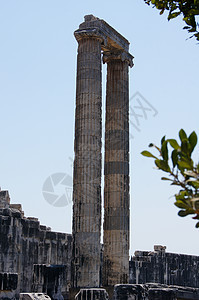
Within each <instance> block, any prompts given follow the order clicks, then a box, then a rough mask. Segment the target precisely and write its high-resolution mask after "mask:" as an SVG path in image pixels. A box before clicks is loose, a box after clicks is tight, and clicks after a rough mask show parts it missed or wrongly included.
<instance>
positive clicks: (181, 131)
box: [179, 129, 187, 142]
mask: <svg viewBox="0 0 199 300" xmlns="http://www.w3.org/2000/svg"><path fill="white" fill-rule="evenodd" d="M179 137H180V140H181V142H182V141H183V140H187V135H186V132H185V131H184V130H183V129H180V131H179Z"/></svg>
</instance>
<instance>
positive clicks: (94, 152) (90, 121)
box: [73, 36, 102, 287]
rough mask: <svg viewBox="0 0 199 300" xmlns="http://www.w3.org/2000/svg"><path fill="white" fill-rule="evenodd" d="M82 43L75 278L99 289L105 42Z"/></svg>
mask: <svg viewBox="0 0 199 300" xmlns="http://www.w3.org/2000/svg"><path fill="white" fill-rule="evenodd" d="M76 38H77V37H76ZM78 43H79V45H78V57H77V87H76V114H75V160H74V178H73V257H74V262H73V268H74V271H73V272H74V274H73V275H74V287H98V286H99V284H100V282H99V273H100V251H101V247H100V234H101V134H102V129H101V106H102V96H101V94H102V88H101V85H102V76H101V41H100V39H98V38H96V37H92V36H89V37H86V36H83V37H82V38H79V36H78Z"/></svg>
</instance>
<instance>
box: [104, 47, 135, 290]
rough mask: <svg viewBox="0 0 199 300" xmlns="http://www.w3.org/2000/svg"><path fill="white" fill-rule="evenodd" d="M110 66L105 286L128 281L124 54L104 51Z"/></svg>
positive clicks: (126, 63) (126, 57) (127, 62)
mask: <svg viewBox="0 0 199 300" xmlns="http://www.w3.org/2000/svg"><path fill="white" fill-rule="evenodd" d="M103 59H104V62H106V63H107V87H106V121H105V122H106V124H105V165H104V262H103V285H104V286H113V285H115V284H118V283H121V284H125V283H128V280H129V214H130V210H129V78H128V77H129V75H128V68H129V65H130V66H132V65H133V64H132V56H131V55H130V54H129V53H125V52H120V51H119V52H114V53H110V52H105V53H104V57H103Z"/></svg>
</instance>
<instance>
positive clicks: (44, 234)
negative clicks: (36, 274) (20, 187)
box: [0, 191, 72, 293]
mask: <svg viewBox="0 0 199 300" xmlns="http://www.w3.org/2000/svg"><path fill="white" fill-rule="evenodd" d="M71 244H72V236H71V235H70V234H66V233H59V232H53V231H51V229H50V228H48V227H46V226H43V225H40V222H39V221H38V219H36V218H26V217H24V213H23V211H22V209H21V205H17V204H10V198H9V194H8V192H7V191H0V272H4V273H17V274H18V287H17V293H19V292H30V291H31V285H32V278H33V266H34V264H49V265H65V266H66V277H65V278H66V283H68V284H70V276H71V255H72V254H71V253H72V251H71Z"/></svg>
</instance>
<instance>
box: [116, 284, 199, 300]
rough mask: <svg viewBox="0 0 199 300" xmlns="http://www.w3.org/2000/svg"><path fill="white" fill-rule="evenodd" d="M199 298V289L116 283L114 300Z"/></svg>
mask: <svg viewBox="0 0 199 300" xmlns="http://www.w3.org/2000/svg"><path fill="white" fill-rule="evenodd" d="M133 299H134V300H177V299H179V300H183V299H186V300H198V299H199V289H196V288H189V287H180V286H167V285H161V284H151V283H149V284H143V285H141V284H124V285H120V284H118V285H115V287H114V300H133Z"/></svg>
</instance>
